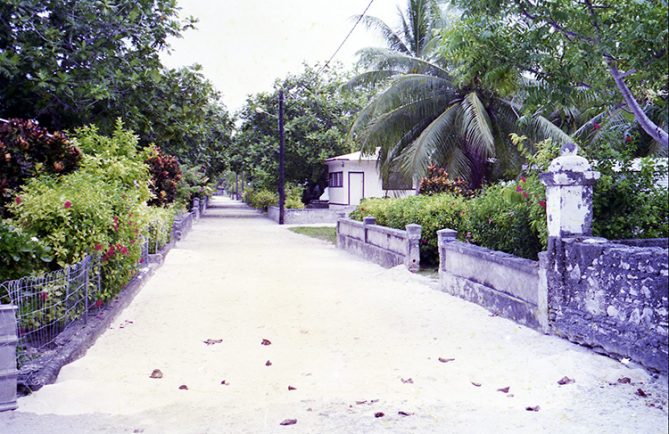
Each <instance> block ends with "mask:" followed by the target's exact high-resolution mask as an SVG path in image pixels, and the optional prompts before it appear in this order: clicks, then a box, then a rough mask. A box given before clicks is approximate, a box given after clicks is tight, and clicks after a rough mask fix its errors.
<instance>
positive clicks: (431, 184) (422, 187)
mask: <svg viewBox="0 0 669 434" xmlns="http://www.w3.org/2000/svg"><path fill="white" fill-rule="evenodd" d="M435 193H452V194H455V195H457V196H473V195H474V192H473V191H472V190H471V189H470V188H469V184H468V183H467V181H465V180H464V179H462V178H457V179H450V178H449V177H448V172H446V169H444V168H442V167H438V166H437V165H435V164H430V165H429V166H428V167H427V176H425V177H424V178H421V180H420V183H419V187H418V194H435Z"/></svg>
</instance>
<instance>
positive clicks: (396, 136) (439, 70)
mask: <svg viewBox="0 0 669 434" xmlns="http://www.w3.org/2000/svg"><path fill="white" fill-rule="evenodd" d="M366 55H367V56H368V57H367V59H366V60H367V62H368V65H370V66H371V67H370V68H369V69H368V71H366V72H365V73H363V74H360V75H359V76H357V77H356V78H354V80H352V81H351V83H350V85H351V86H355V85H359V84H367V83H378V82H379V81H381V80H383V79H384V78H386V79H387V78H390V80H391V81H390V84H389V85H388V86H387V87H386V88H385V89H384V90H382V91H381V92H379V93H378V94H377V95H376V96H375V97H374V98H373V99H372V100H371V101H370V103H369V104H368V105H367V106H366V107H365V108H364V109H363V110H362V111H361V112H360V113H359V114H358V116H357V118H356V120H355V122H354V124H353V126H352V129H351V137H352V138H353V139H354V140H355V141H356V142H357V143H359V144H360V146H361V149H362V151H363V152H365V153H372V152H374V151H375V150H376V148H380V152H379V165H380V168H381V173H382V175H383V176H384V177H387V176H389V175H390V174H391V173H393V172H396V173H399V174H401V175H403V176H404V178H405V179H409V178H412V177H420V176H424V175H425V173H426V171H427V167H428V165H430V164H433V163H435V164H437V165H439V166H441V167H445V168H446V169H447V171H448V172H449V173H450V174H451V175H452V176H456V177H461V178H464V179H466V180H468V181H469V183H470V185H471V186H472V187H474V188H477V187H479V186H480V185H481V184H482V183H483V181H484V180H485V179H487V178H490V177H496V176H499V175H502V174H505V173H506V174H510V173H513V172H515V173H517V172H518V169H519V166H520V164H521V158H520V156H519V155H518V153H517V151H516V148H515V147H513V146H511V144H510V140H509V134H510V133H512V132H522V133H524V134H526V135H528V136H530V137H531V138H536V139H543V138H547V137H551V138H553V139H554V140H555V141H557V142H558V143H563V142H566V141H569V140H570V137H569V136H568V135H567V134H566V133H564V132H563V131H562V130H561V129H560V128H558V127H556V126H555V125H554V124H553V123H551V122H550V121H548V120H547V119H546V118H544V117H542V116H539V115H535V116H532V117H530V119H526V120H525V122H524V123H523V124H521V123H520V122H519V121H520V120H521V116H520V114H519V113H520V109H521V107H520V104H519V103H516V102H514V101H512V100H507V99H504V98H501V97H500V96H498V95H496V94H495V92H493V91H491V90H488V89H484V88H481V87H477V86H476V85H475V84H471V85H464V86H463V85H456V84H454V80H453V79H452V76H451V74H450V72H449V71H448V70H447V69H446V66H445V65H443V63H441V64H440V61H439V59H437V60H436V61H433V62H430V61H427V60H423V59H419V58H416V57H413V56H410V55H407V54H403V53H399V52H394V51H391V50H387V49H385V50H384V49H368V50H367V51H366ZM492 162H497V164H495V165H493V164H491V163H492Z"/></svg>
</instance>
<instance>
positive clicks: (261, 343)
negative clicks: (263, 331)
mask: <svg viewBox="0 0 669 434" xmlns="http://www.w3.org/2000/svg"><path fill="white" fill-rule="evenodd" d="M260 345H272V341H270V340H269V339H263V340H262V342H260Z"/></svg>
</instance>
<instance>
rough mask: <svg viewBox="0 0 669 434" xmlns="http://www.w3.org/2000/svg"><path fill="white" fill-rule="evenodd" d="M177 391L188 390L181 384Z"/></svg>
mask: <svg viewBox="0 0 669 434" xmlns="http://www.w3.org/2000/svg"><path fill="white" fill-rule="evenodd" d="M179 390H188V386H186V385H185V384H182V385H181V386H179Z"/></svg>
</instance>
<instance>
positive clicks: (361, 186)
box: [348, 172, 365, 205]
mask: <svg viewBox="0 0 669 434" xmlns="http://www.w3.org/2000/svg"><path fill="white" fill-rule="evenodd" d="M363 197H365V174H364V173H363V172H348V204H349V205H358V204H360V200H361V199H362V198H363Z"/></svg>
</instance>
